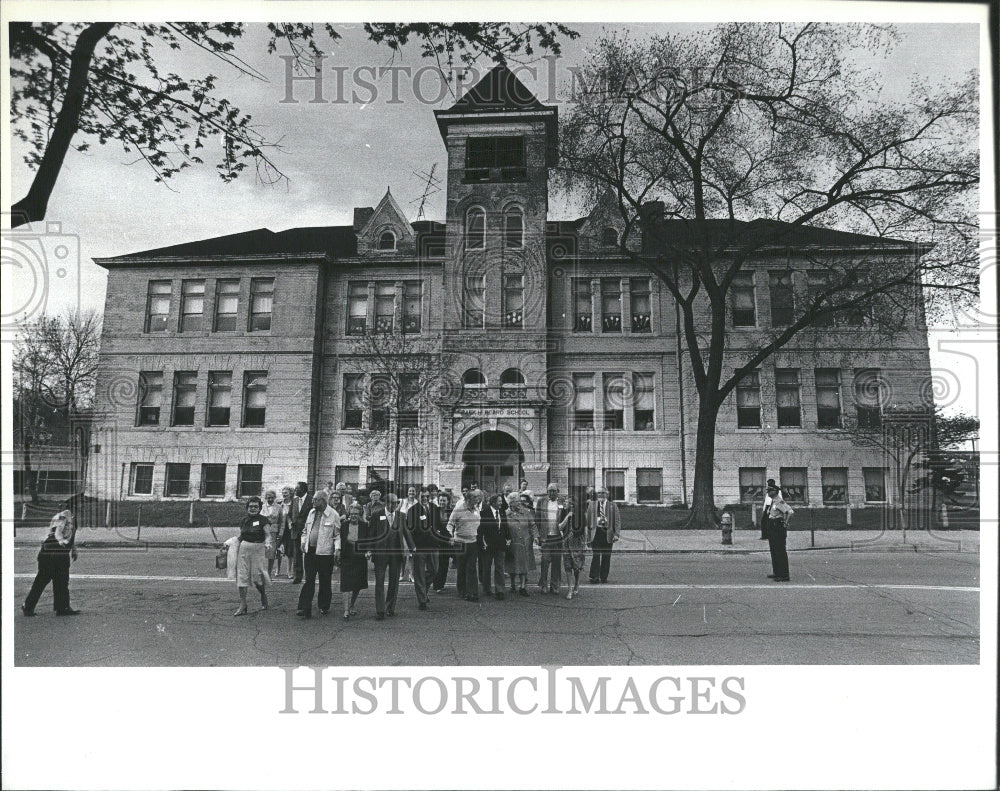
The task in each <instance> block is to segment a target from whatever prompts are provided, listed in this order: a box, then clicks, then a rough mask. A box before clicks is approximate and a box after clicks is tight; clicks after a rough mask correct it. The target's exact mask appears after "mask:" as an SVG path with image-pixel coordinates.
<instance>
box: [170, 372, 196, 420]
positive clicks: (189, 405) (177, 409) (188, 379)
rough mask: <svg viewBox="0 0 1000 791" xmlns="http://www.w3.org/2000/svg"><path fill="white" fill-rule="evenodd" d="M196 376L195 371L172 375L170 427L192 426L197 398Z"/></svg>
mask: <svg viewBox="0 0 1000 791" xmlns="http://www.w3.org/2000/svg"><path fill="white" fill-rule="evenodd" d="M197 387H198V374H197V373H196V372H195V371H177V372H176V373H175V374H174V414H173V416H172V418H171V420H170V425H171V426H193V425H194V404H195V399H196V397H197V393H196V392H195V391H196V389H197Z"/></svg>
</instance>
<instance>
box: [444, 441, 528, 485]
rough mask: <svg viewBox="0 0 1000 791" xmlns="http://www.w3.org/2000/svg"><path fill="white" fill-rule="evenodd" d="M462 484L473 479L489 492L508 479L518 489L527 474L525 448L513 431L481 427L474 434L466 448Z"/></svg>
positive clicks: (462, 457)
mask: <svg viewBox="0 0 1000 791" xmlns="http://www.w3.org/2000/svg"><path fill="white" fill-rule="evenodd" d="M460 459H461V462H462V480H461V486H462V488H465V487H467V486H469V485H470V484H471V483H472V482H473V481H475V482H476V483H478V484H479V487H480V488H481V489H483V490H484V491H486V492H490V493H493V492H498V491H500V490H501V489H502V488H503V485H504V484H505V483H510V484H512V486H513V488H514V489H515V490H516V489H517V485H518V481H520V479H521V478H522V477H524V471H523V469H522V465H523V463H524V451H523V450H522V448H521V445H520V443H519V442H518V441H517V439H515V438H514V437H513V436H512V435H511V434H510V433H508V432H506V431H498V430H492V429H491V430H486V431H480V432H478V433H476V434H474V435H473V436H471V437H470V438H469V439H468V441H467V442H466V443H465V446H464V447H463V448H462V453H461V456H460Z"/></svg>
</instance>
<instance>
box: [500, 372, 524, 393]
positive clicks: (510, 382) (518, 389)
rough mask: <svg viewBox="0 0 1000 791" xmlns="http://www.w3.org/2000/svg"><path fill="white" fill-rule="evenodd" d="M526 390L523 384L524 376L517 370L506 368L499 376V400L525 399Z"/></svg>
mask: <svg viewBox="0 0 1000 791" xmlns="http://www.w3.org/2000/svg"><path fill="white" fill-rule="evenodd" d="M527 395H528V388H527V387H525V384H524V374H522V373H521V372H520V371H519V370H517V368H508V369H507V370H506V371H504V372H503V373H502V374H500V398H501V400H503V399H505V398H508V399H519V398H526V397H527Z"/></svg>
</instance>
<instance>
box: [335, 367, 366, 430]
mask: <svg viewBox="0 0 1000 791" xmlns="http://www.w3.org/2000/svg"><path fill="white" fill-rule="evenodd" d="M363 400H364V374H344V417H343V421H342V424H341V428H361V411H362V409H363V406H362V404H363Z"/></svg>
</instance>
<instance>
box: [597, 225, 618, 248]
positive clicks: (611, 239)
mask: <svg viewBox="0 0 1000 791" xmlns="http://www.w3.org/2000/svg"><path fill="white" fill-rule="evenodd" d="M617 244H618V231H617V230H615V229H614V228H602V229H601V245H602V246H604V247H615V246H617Z"/></svg>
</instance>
